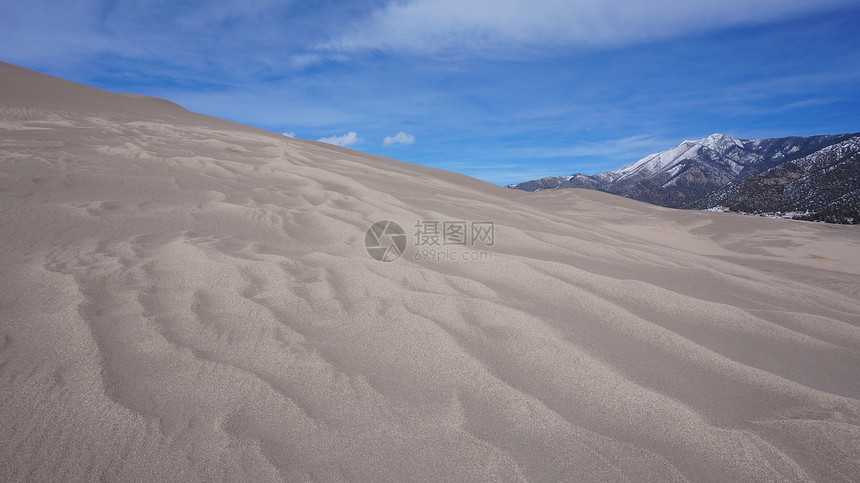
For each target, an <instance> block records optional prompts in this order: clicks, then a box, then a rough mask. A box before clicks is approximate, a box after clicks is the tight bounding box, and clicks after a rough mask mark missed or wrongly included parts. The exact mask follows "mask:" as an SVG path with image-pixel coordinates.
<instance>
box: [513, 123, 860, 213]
mask: <svg viewBox="0 0 860 483" xmlns="http://www.w3.org/2000/svg"><path fill="white" fill-rule="evenodd" d="M857 139H858V134H842V135H827V136H811V137H796V136H795V137H787V138H778V139H736V138H733V137H731V136H726V135H725V134H712V135H710V136H708V137H706V138H703V139H699V140H695V141H684V142H683V143H681V144H679V145H678V146H676V147H674V148H672V149H670V150H668V151H663V152H660V153H656V154H652V155H650V156H646V157H644V158H642V159H640V160H639V161H637V162H635V163H633V164H631V165H628V166H625V167H624V168H621V169H618V170H615V171H609V172H606V173H601V174H596V175H592V176H586V175H582V174H575V175H571V176H562V177H550V178H541V179H538V180H534V181H527V182H524V183H517V184H512V185H508V188H514V189H520V190H524V191H538V190H543V189H550V188H587V189H594V190H598V191H605V192H607V193H612V194H617V195H621V196H625V197H628V198H632V199H635V200H639V201H645V202H648V203H652V204H656V205H661V206H667V207H670V208H696V207H709V206H707V205H708V204H709V203H711V202H717V201H720V200H724V199H725V200H729V199H730V198H731V197H732V196H733V193H741V194H739V195H738V196H743V199H744V200H748V201H750V203H752V201H751V200H753V199H757V198H759V197H757V196H751V195H750V193H749V190H753V189H755V186H759V185H758V184H755V183H748V184H747V185H745V187H744V188H743V189H740V188H737V187H736V186H735V184H736V183H737V182H739V181H740V180H744V179H747V178H750V177H753V176H757V175H759V174H762V173H764V172H766V171H768V170H770V169H771V168H774V167H776V166H779V165H782V164H784V163H790V162H793V161H797V160H802V159H806V158H807V157H809V156H813V155H814V154H815V153H818V152H819V151H821V150H823V149H825V148H828V147H830V146H834V145H837V144H840V143H844V142H846V141H850V140H855V141H856V140H857ZM845 150H847V151H851V150H856V142H849V143H848V144H846V145H845V147H844V149H843V151H840V152H843V154H845V153H844V151H845ZM848 158H850V156H848ZM827 159H830V158H827ZM821 162H823V161H819V162H815V161H804V162H802V163H801V164H803V165H804V166H807V168H805V169H807V170H813V171H814V170H815V166H820V165H821ZM849 164H850V163H849ZM787 166H788V165H787ZM803 173H806V174H803ZM811 173H812V171H808V172H807V171H803V170H801V171H797V172H796V174H797V175H799V176H805V175H808V174H811ZM774 174H776V173H774ZM817 179H818V180H819V181H818V182H815V183H810V184H809V185H808V186H807V188H805V189H806V190H807V191H809V192H808V193H806V194H805V195H802V196H801V195H799V194H795V195H792V196H793V197H792V198H791V199H792V200H801V199H811V198H815V197H816V195H815V194H814V193H812V192H811V191H814V190H816V189H818V190H828V193H830V194H828V195H823V196H819V198H822V199H823V198H827V199H830V198H834V199H835V198H836V197H838V196H841V195H844V194H846V193H843V192H842V191H838V190H840V189H841V188H842V187H844V188H846V189H848V188H849V186H850V184H844V183H836V184H834V185H830V186H825V185H823V184H821V183H822V182H824V181H826V180H832V176H829V177H828V176H819V177H818V178H817ZM796 185H798V183H796V184H795V185H792V186H796ZM729 186H733V187H734V188H732V189H727V187H729ZM768 186H769V185H768ZM787 188H791V187H787ZM738 189H740V191H737V190H738ZM798 189H799V188H798ZM720 190H723V191H720ZM834 190H837V191H838V192H837V191H834ZM718 191H719V192H720V193H724V194H720V195H717V192H718ZM795 191H796V189H795ZM849 197H850V196H849ZM768 199H769V200H770V201H771V203H769V204H767V206H768V207H769V208H772V207H785V206H788V205H791V206H797V204H798V203H795V202H794V201H792V202H778V200H777V198H774V197H773V196H770V197H768ZM736 204H737V205H738V206H740V204H741V203H736ZM744 206H746V207H747V208H755V209H751V210H750V211H757V210H759V211H761V210H764V209H765V208H764V205H762V206H761V207H759V206H758V205H754V204H749V203H748V204H745V205H744ZM815 206H816V207H818V206H822V205H821V203H818V204H816V205H815Z"/></svg>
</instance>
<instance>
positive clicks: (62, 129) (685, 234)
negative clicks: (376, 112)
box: [0, 64, 860, 481]
mask: <svg viewBox="0 0 860 483" xmlns="http://www.w3.org/2000/svg"><path fill="white" fill-rule="evenodd" d="M379 220H393V221H395V222H396V223H398V224H400V225H401V226H402V227H404V228H405V229H406V232H407V234H409V236H410V243H409V247H408V249H407V251H406V253H404V254H403V256H402V257H401V258H400V259H398V260H396V261H393V262H390V263H384V262H379V261H377V260H374V259H373V258H371V257H370V256H369V255H368V253H367V251H366V249H365V245H364V243H365V231H366V230H367V228H368V227H369V226H370V225H371V224H373V223H374V222H376V221H379ZM421 220H433V221H451V220H464V221H467V222H471V221H491V222H493V223H494V227H495V230H494V234H495V241H494V243H493V244H492V246H483V247H481V248H480V250H481V251H482V252H483V253H485V254H486V256H487V257H488V258H487V259H481V260H458V261H453V260H448V261H439V260H416V258H415V255H416V253H417V251H418V250H419V247H417V246H415V245H414V240H413V238H414V236H413V232H414V229H415V228H414V225H416V223H417V222H420V221H421ZM857 253H860V230H858V228H857V227H850V226H823V225H818V224H812V223H805V222H792V221H787V220H769V219H757V218H747V217H740V216H735V215H731V214H723V213H700V212H680V211H675V210H670V209H664V208H658V207H654V206H650V205H645V204H642V203H638V202H633V201H630V200H626V199H622V198H618V197H614V196H611V195H607V194H604V193H598V192H591V191H584V190H562V191H552V190H549V191H544V192H539V193H526V192H520V191H515V190H509V189H505V188H501V187H497V186H493V185H490V184H488V183H484V182H481V181H478V180H475V179H472V178H469V177H466V176H462V175H458V174H454V173H448V172H444V171H440V170H435V169H431V168H426V167H422V166H417V165H412V164H408V163H401V162H397V161H394V160H390V159H386V158H381V157H376V156H371V155H367V154H363V153H359V152H355V151H351V150H348V149H344V148H338V147H334V146H329V145H325V144H322V143H318V142H314V141H306V140H300V139H291V138H286V137H283V136H279V135H276V134H273V133H268V132H265V131H261V130H257V129H253V128H250V127H246V126H241V125H239V124H235V123H231V122H227V121H222V120H218V119H214V118H209V117H206V116H202V115H199V114H194V113H191V112H189V111H186V110H184V109H182V108H181V107H178V106H176V105H172V103H168V102H166V101H162V100H157V99H153V98H145V97H142V96H129V95H121V94H112V93H107V92H104V91H99V90H97V89H92V88H88V87H84V86H80V85H77V84H73V83H70V82H67V81H62V80H59V79H56V78H52V77H49V76H45V75H42V74H37V73H35V72H32V71H28V70H25V69H22V68H19V67H15V66H11V65H9V64H0V261H2V263H0V441H2V442H3V443H2V444H0V474H3V475H4V479H6V478H9V479H11V480H18V479H56V478H61V479H65V480H89V479H96V478H106V479H123V480H125V479H133V480H139V479H144V478H147V479H155V480H176V479H182V480H205V479H230V480H239V479H242V480H246V479H265V480H270V479H285V480H291V481H292V480H300V481H305V480H326V481H330V480H380V479H381V480H425V479H437V478H438V479H458V480H459V479H468V480H493V481H499V480H504V481H509V480H517V481H522V480H559V479H564V480H572V479H573V480H589V481H591V480H613V481H618V480H624V479H628V480H696V481H699V480H722V481H726V480H733V481H744V480H748V481H762V480H774V479H780V480H789V481H814V480H819V481H851V480H855V481H856V480H857V479H860V459H858V458H857V455H858V453H860V377H858V375H860V374H858V368H860V302H858V299H860V260H858V257H857V256H856V255H857Z"/></svg>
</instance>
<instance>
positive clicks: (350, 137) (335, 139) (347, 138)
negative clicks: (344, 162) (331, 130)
mask: <svg viewBox="0 0 860 483" xmlns="http://www.w3.org/2000/svg"><path fill="white" fill-rule="evenodd" d="M318 141H320V142H324V143H329V144H334V145H337V146H352V145H353V144H355V143H357V142H359V141H361V138H359V137H358V133H357V132H355V131H350V132H348V133H346V134H344V135H343V136H331V137H327V138H320V139H318Z"/></svg>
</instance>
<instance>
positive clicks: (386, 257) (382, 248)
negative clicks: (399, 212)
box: [364, 220, 406, 262]
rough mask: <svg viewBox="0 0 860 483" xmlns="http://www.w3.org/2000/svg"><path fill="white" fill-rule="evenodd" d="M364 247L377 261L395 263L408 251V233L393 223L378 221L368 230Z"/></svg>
mask: <svg viewBox="0 0 860 483" xmlns="http://www.w3.org/2000/svg"><path fill="white" fill-rule="evenodd" d="M364 247H365V248H367V254H368V255H370V256H371V257H373V258H374V259H375V260H379V261H380V262H393V261H394V260H397V259H398V258H400V257H401V255H403V252H404V251H405V250H406V232H405V231H403V228H402V227H401V226H400V225H398V224H397V223H395V222H393V221H389V220H382V221H377V222H376V223H374V224H373V225H370V228H368V229H367V233H365V235H364Z"/></svg>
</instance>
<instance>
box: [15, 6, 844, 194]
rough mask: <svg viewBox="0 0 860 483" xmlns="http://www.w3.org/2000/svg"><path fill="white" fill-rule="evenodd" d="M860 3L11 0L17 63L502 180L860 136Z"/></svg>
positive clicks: (300, 135)
mask: <svg viewBox="0 0 860 483" xmlns="http://www.w3.org/2000/svg"><path fill="white" fill-rule="evenodd" d="M858 25H860V0H816V1H812V0H698V1H694V0H399V1H391V0H353V1H337V0H319V1H300V0H286V1H268V0H220V1H186V2H182V1H162V0H152V1H146V2H143V1H132V0H104V1H96V0H76V1H74V2H69V1H65V0H28V1H20V0H0V60H2V61H4V62H9V63H12V64H16V65H20V66H24V67H27V68H30V69H34V70H38V71H40V72H44V73H47V74H51V75H55V76H58V77H62V78H65V79H69V80H73V81H75V82H80V83H83V84H86V85H90V86H94V87H98V88H102V89H106V90H109V91H114V92H132V93H138V94H146V95H153V96H158V97H164V98H167V99H170V100H172V101H174V102H177V103H179V104H181V105H182V106H184V107H186V108H188V109H190V110H192V111H196V112H200V113H203V114H208V115H212V116H216V117H220V118H225V119H229V120H232V121H237V122H241V123H244V124H249V125H252V126H256V127H260V128H263V129H267V130H270V131H273V132H276V133H279V134H283V135H286V136H292V137H298V138H305V139H313V140H320V141H324V142H328V143H332V144H338V145H341V146H347V147H350V148H352V149H357V150H359V151H363V152H367V153H373V154H378V155H382V156H388V157H391V158H395V159H399V160H402V161H408V162H414V163H419V164H423V165H426V166H432V167H436V168H441V169H447V170H451V171H456V172H460V173H464V174H467V175H470V176H474V177H477V178H480V179H483V180H486V181H489V182H492V183H496V184H508V183H515V182H520V181H526V180H530V179H535V178H540V177H543V176H560V175H569V174H573V173H584V174H594V173H599V172H604V171H608V170H611V169H617V168H620V167H622V166H625V165H627V164H630V163H633V162H635V161H636V160H638V159H640V158H642V157H644V156H646V155H648V154H651V153H654V152H658V151H663V150H666V149H669V148H672V147H674V146H675V145H677V144H679V143H681V142H682V141H684V140H686V139H699V138H702V137H705V136H708V135H709V134H712V133H716V132H720V133H724V134H728V135H730V136H734V137H737V138H742V139H749V138H766V137H783V136H795V135H797V136H806V135H815V134H836V133H846V132H858V131H860V28H858V27H857V26H858Z"/></svg>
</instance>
